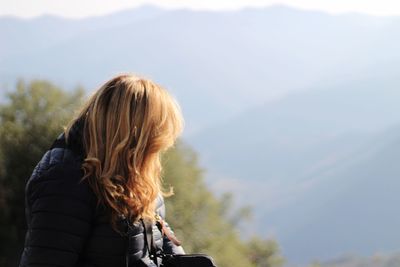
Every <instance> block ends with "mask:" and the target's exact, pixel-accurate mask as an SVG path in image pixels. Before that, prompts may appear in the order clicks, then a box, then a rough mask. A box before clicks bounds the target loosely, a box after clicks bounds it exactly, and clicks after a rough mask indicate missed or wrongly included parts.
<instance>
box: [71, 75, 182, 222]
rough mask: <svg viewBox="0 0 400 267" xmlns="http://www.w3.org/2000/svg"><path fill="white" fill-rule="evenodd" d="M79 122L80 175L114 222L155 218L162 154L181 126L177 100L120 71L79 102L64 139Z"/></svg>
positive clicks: (158, 88) (159, 189) (145, 81)
mask: <svg viewBox="0 0 400 267" xmlns="http://www.w3.org/2000/svg"><path fill="white" fill-rule="evenodd" d="M77 121H83V132H82V143H83V147H84V149H85V151H86V158H85V159H84V162H83V164H82V168H83V170H84V176H83V179H88V180H89V183H90V185H91V187H92V188H93V190H94V192H95V193H96V195H97V196H98V199H99V201H100V202H102V203H104V204H105V205H106V206H108V207H109V208H111V215H112V216H111V219H112V221H111V222H112V224H113V225H114V226H115V223H116V221H117V219H118V216H119V215H124V216H126V217H127V218H130V219H131V220H133V221H135V220H137V219H138V218H144V219H150V220H153V219H154V210H155V200H156V198H157V196H158V194H160V193H162V185H161V184H162V178H161V170H162V168H161V162H160V156H161V153H162V152H163V151H165V150H167V149H168V148H170V147H171V146H173V144H174V142H175V141H176V139H177V137H178V136H179V135H180V134H181V132H182V129H183V118H182V114H181V111H180V108H179V105H178V103H177V102H176V101H175V99H174V98H173V97H172V96H171V95H170V94H169V93H168V92H167V91H166V90H165V89H163V88H162V87H161V86H159V85H157V84H155V83H154V82H152V81H150V80H147V79H144V78H139V77H137V76H134V75H130V74H124V75H119V76H117V77H115V78H113V79H111V80H109V81H108V82H106V83H105V84H104V85H103V86H101V87H100V89H98V90H97V91H96V92H95V93H94V94H93V95H92V96H91V97H90V98H89V100H88V101H87V102H86V103H85V104H84V105H83V107H82V109H81V110H80V113H79V115H78V116H77V117H76V118H75V119H74V120H72V121H71V122H70V124H69V125H68V126H67V128H66V130H65V134H66V137H67V141H68V137H69V133H70V130H71V128H72V127H73V125H74V124H75V123H76V122H77ZM164 194H167V193H164Z"/></svg>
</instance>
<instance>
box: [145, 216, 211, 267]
mask: <svg viewBox="0 0 400 267" xmlns="http://www.w3.org/2000/svg"><path fill="white" fill-rule="evenodd" d="M142 223H143V226H144V227H143V228H144V235H145V236H146V246H147V250H148V252H149V255H150V259H152V260H153V261H154V263H155V264H156V266H160V267H217V266H216V265H215V263H214V261H213V259H212V258H211V257H210V256H208V255H205V254H165V253H164V252H163V251H162V250H160V249H157V247H156V246H155V244H154V238H153V226H152V224H150V223H146V222H145V221H144V220H142ZM160 261H161V263H160Z"/></svg>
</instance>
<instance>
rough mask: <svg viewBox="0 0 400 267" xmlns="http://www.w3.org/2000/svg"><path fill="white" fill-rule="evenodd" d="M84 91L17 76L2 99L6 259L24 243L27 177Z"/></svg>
mask: <svg viewBox="0 0 400 267" xmlns="http://www.w3.org/2000/svg"><path fill="white" fill-rule="evenodd" d="M82 96H83V90H82V89H77V90H75V91H74V92H73V93H66V92H64V91H62V90H61V89H60V88H58V87H56V86H54V85H52V84H51V83H49V82H46V81H39V80H36V81H32V82H31V83H29V84H26V83H25V82H23V81H19V82H18V83H17V88H16V90H15V91H14V92H11V93H9V94H8V95H7V100H6V102H5V103H3V104H1V105H0V240H1V241H0V260H1V259H2V258H3V260H2V261H3V262H4V261H5V260H4V258H5V255H8V257H11V258H17V257H18V256H19V255H15V254H17V253H18V252H16V251H18V250H20V248H21V247H22V245H23V240H24V235H25V229H26V222H25V212H24V206H25V205H24V187H25V181H26V180H27V179H28V178H29V176H30V175H31V173H32V170H33V167H34V166H35V165H36V163H37V162H38V161H39V160H40V158H41V157H42V155H43V153H44V152H45V151H46V150H47V149H48V148H49V147H50V145H51V142H52V141H53V140H54V139H55V138H56V137H57V135H58V134H60V132H61V131H62V127H63V126H64V125H65V124H66V123H67V122H68V120H69V119H70V118H71V117H72V115H73V111H74V109H75V108H76V107H77V105H79V104H80V102H81V99H82ZM10 255H13V256H10ZM14 260H15V259H14ZM9 261H12V260H9Z"/></svg>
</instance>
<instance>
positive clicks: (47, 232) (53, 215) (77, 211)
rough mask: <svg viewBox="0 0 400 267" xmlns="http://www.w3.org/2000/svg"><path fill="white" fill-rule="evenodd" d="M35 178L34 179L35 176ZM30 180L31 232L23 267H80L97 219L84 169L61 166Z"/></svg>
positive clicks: (26, 240)
mask: <svg viewBox="0 0 400 267" xmlns="http://www.w3.org/2000/svg"><path fill="white" fill-rule="evenodd" d="M32 177H34V176H32ZM32 177H31V179H30V180H29V181H28V184H27V187H26V200H27V207H28V211H27V216H28V231H27V235H26V239H25V247H24V251H23V255H22V257H21V262H20V267H33V266H35V267H42V266H43V267H44V266H46V267H48V266H65V267H72V266H74V267H75V266H77V265H78V263H79V261H80V260H82V259H81V255H82V252H83V248H84V245H85V241H86V240H87V238H88V236H89V234H90V231H91V222H92V217H93V216H94V203H95V198H94V194H93V193H92V191H91V190H90V187H89V185H88V184H87V182H86V181H83V182H80V178H81V177H82V173H81V170H80V169H79V168H76V167H72V166H69V165H66V164H58V165H55V166H52V167H50V168H49V169H48V170H46V171H44V172H43V174H42V175H38V176H36V177H34V179H33V178H32Z"/></svg>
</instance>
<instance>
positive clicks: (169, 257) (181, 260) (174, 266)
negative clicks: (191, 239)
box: [161, 254, 216, 267]
mask: <svg viewBox="0 0 400 267" xmlns="http://www.w3.org/2000/svg"><path fill="white" fill-rule="evenodd" d="M162 257H163V258H162V264H161V266H162V267H189V266H190V267H216V265H215V264H214V262H213V259H212V258H211V257H210V256H208V255H205V254H182V255H179V254H163V256H162Z"/></svg>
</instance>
